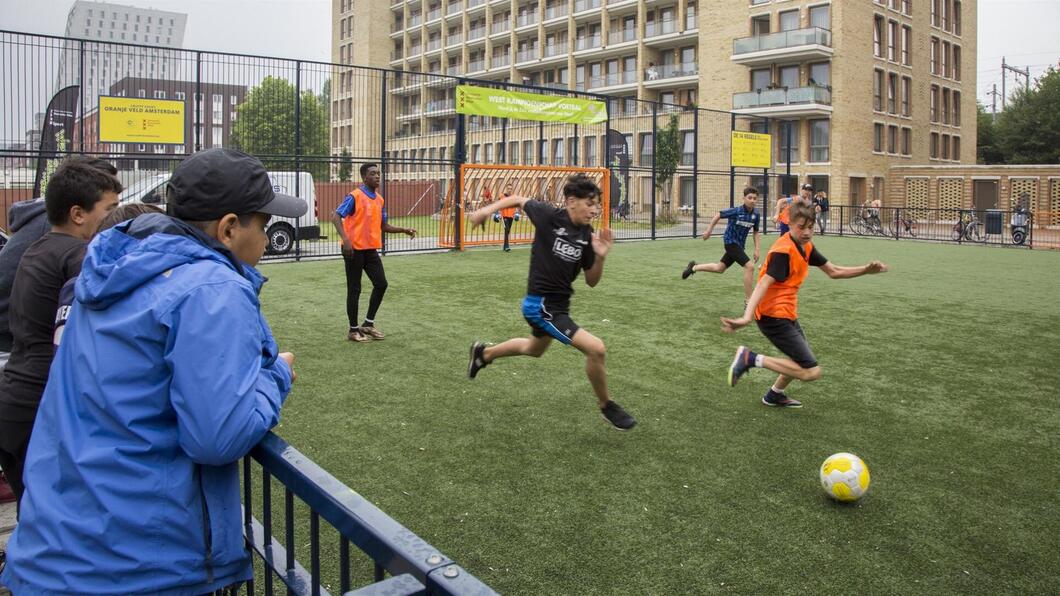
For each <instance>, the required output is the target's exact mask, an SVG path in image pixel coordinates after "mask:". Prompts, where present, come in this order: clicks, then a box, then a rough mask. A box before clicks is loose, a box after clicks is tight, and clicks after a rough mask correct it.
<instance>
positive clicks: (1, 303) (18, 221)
mask: <svg viewBox="0 0 1060 596" xmlns="http://www.w3.org/2000/svg"><path fill="white" fill-rule="evenodd" d="M7 223H8V227H7V230H8V233H9V234H11V237H10V238H9V239H8V240H7V244H5V245H4V248H3V249H2V250H0V352H10V351H11V342H12V341H13V338H12V337H11V327H10V326H9V325H8V321H7V311H8V307H9V306H10V305H11V286H12V285H13V284H14V283H15V272H16V271H18V264H19V262H20V261H21V260H22V253H24V252H26V249H27V248H29V245H30V244H33V243H34V242H36V241H37V240H38V239H40V237H41V236H44V235H45V234H46V233H48V230H50V229H51V224H49V223H48V216H47V215H45V213H44V199H32V200H29V201H19V202H18V203H15V204H14V205H11V207H10V208H9V209H8V211H7Z"/></svg>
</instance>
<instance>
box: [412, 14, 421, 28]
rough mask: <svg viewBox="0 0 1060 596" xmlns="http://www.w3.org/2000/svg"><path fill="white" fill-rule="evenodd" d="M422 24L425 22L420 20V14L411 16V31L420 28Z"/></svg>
mask: <svg viewBox="0 0 1060 596" xmlns="http://www.w3.org/2000/svg"><path fill="white" fill-rule="evenodd" d="M422 23H423V20H422V19H421V18H420V13H416V14H412V15H409V29H412V28H413V27H419V26H420V24H422Z"/></svg>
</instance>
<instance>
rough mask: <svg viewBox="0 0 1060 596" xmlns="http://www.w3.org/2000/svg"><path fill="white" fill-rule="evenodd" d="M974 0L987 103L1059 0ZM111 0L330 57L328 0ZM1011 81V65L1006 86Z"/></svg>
mask: <svg viewBox="0 0 1060 596" xmlns="http://www.w3.org/2000/svg"><path fill="white" fill-rule="evenodd" d="M359 1H371V2H385V1H386V0H359ZM846 1H855V0H846ZM856 1H859V2H862V1H867V0H856ZM978 1H979V62H978V70H979V77H978V79H979V80H978V85H977V87H978V89H977V95H978V97H979V98H980V100H982V101H983V103H984V104H986V105H987V106H988V107H989V105H990V104H989V99H988V97H987V95H986V93H988V92H989V91H990V89H991V87H992V85H993V84H994V83H997V84H998V90H999V91H1000V89H1001V57H1002V56H1005V57H1006V58H1007V60H1008V62H1009V63H1010V64H1012V65H1014V66H1017V67H1019V68H1023V67H1027V66H1029V67H1030V69H1031V75H1032V77H1033V76H1038V75H1040V74H1041V73H1042V71H1044V70H1045V68H1046V66H1048V65H1049V64H1056V63H1057V61H1058V60H1060V31H1058V30H1057V25H1058V24H1060V0H978ZM924 3H925V2H924V0H918V1H917V2H916V4H918V5H920V4H924ZM116 4H126V5H135V6H140V7H150V8H158V9H162V10H170V11H174V12H183V13H186V14H187V15H188V26H187V30H186V33H185V37H184V47H185V48H188V49H198V50H218V51H227V52H238V53H247V54H259V55H267V56H276V57H283V58H301V59H305V60H318V61H322V62H327V61H329V60H330V58H331V36H330V31H331V28H330V24H331V2H330V0H124V1H123V2H116ZM0 5H2V7H3V8H2V10H0V28H2V29H10V30H15V31H24V32H28V33H47V34H51V35H62V34H63V32H64V29H65V25H66V15H67V13H69V11H70V7H71V6H72V5H73V1H72V0H0ZM1012 84H1013V77H1012V75H1011V73H1009V85H1010V88H1011V85H1012Z"/></svg>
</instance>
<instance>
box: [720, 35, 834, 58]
mask: <svg viewBox="0 0 1060 596" xmlns="http://www.w3.org/2000/svg"><path fill="white" fill-rule="evenodd" d="M833 51H834V50H833V49H832V32H831V31H829V30H828V29H821V28H820V27H809V28H806V29H793V30H791V31H781V32H779V33H770V34H768V35H755V36H753V37H742V38H740V39H736V40H733V42H732V61H733V62H735V63H737V64H743V65H745V66H760V65H766V64H772V63H774V62H776V61H778V60H784V61H797V62H801V61H803V60H812V59H822V58H823V59H829V58H831V57H832V53H833Z"/></svg>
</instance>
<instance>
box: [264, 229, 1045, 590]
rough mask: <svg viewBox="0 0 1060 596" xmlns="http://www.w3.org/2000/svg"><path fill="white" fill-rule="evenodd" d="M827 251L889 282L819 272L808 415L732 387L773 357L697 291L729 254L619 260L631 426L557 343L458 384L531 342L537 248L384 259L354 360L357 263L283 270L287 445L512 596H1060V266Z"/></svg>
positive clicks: (977, 251) (579, 299)
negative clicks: (845, 480)
mask: <svg viewBox="0 0 1060 596" xmlns="http://www.w3.org/2000/svg"><path fill="white" fill-rule="evenodd" d="M773 238H775V236H771V237H769V241H771V240H772V239H773ZM816 240H817V246H818V247H819V250H820V251H821V252H823V253H824V254H825V256H827V257H829V258H830V259H832V260H834V261H835V262H836V263H838V264H851V265H853V264H861V263H864V262H866V261H867V260H869V259H871V258H879V259H882V260H884V261H886V262H887V263H888V264H890V265H891V267H892V270H891V272H889V273H887V274H883V275H878V276H867V277H862V278H858V279H854V280H839V281H833V280H830V279H828V278H827V277H826V276H825V275H824V274H822V273H821V272H820V271H816V270H815V271H813V272H811V274H810V277H809V278H808V279H807V281H806V283H805V285H804V288H803V290H802V292H801V301H800V309H799V312H800V320H801V323H802V325H803V328H804V329H805V332H806V334H807V336H808V338H809V340H810V343H811V345H812V346H813V348H814V351H815V353H816V355H817V357H818V359H819V360H820V362H821V364H822V366H823V370H824V375H823V378H822V379H821V380H820V381H818V382H816V383H812V384H799V383H798V382H795V383H794V384H793V385H792V387H791V389H789V393H790V394H791V395H792V396H793V397H796V398H798V399H800V400H803V402H804V403H805V407H804V408H803V409H802V410H782V411H778V410H774V409H770V408H766V407H764V406H762V405H761V403H759V399H760V398H761V396H762V394H763V393H764V392H765V390H766V388H767V387H768V386H769V384H770V382H771V381H772V378H773V377H772V375H771V374H769V373H768V372H767V371H761V370H759V371H752V373H751V374H750V375H748V377H745V378H744V380H742V381H741V382H740V384H739V385H738V386H737V387H736V388H729V387H728V386H727V385H726V370H727V367H728V365H729V362H730V360H731V358H732V354H733V352H734V350H735V348H736V347H737V345H739V344H741V343H744V344H747V345H749V346H751V347H752V348H754V349H758V350H761V351H763V352H764V353H767V354H776V350H775V349H774V348H773V347H772V346H770V345H769V344H768V342H767V341H766V340H765V339H764V338H763V337H762V336H761V335H760V333H759V332H758V330H757V328H755V327H754V326H753V325H752V326H751V327H749V328H746V329H744V330H742V331H740V332H739V333H738V334H737V335H735V336H731V335H725V334H723V333H721V332H720V330H719V324H718V317H719V316H721V315H728V316H736V315H738V314H739V312H740V311H741V309H742V306H743V295H742V286H741V278H740V275H739V274H738V272H737V271H730V272H728V273H727V274H724V275H717V274H709V273H697V274H696V275H695V276H693V277H692V278H690V279H688V280H686V281H682V280H681V279H680V271H681V269H683V267H684V265H685V263H686V262H687V261H688V260H689V259H696V260H698V261H701V262H702V261H706V260H715V259H716V258H717V257H719V256H720V255H721V253H722V247H721V244H720V240H717V239H715V240H711V241H709V242H706V243H704V242H702V241H698V240H677V241H658V242H631V243H621V244H618V245H617V246H616V247H615V249H614V251H613V252H612V254H611V256H610V257H609V258H608V260H607V265H606V270H605V272H604V278H603V280H602V282H601V283H600V285H599V286H597V288H595V289H590V288H588V287H587V286H585V284H584V282H583V280H581V279H579V280H578V281H577V282H576V284H575V287H576V292H577V293H576V295H575V296H574V299H573V309H572V316H573V318H574V319H575V320H576V321H577V322H578V323H579V324H581V325H582V326H583V327H585V328H586V329H588V330H590V331H591V332H593V333H594V334H596V335H597V336H599V337H601V338H602V339H603V340H604V341H605V342H606V344H607V347H608V369H609V374H610V385H611V389H612V392H613V395H614V398H615V399H616V401H618V402H619V403H621V404H622V405H623V406H625V407H626V408H627V409H628V410H629V411H630V412H631V413H632V414H634V415H635V416H636V417H637V419H638V421H639V425H638V426H637V427H636V428H635V429H634V430H632V431H631V432H628V433H621V432H616V431H615V430H613V429H611V428H610V427H609V425H607V424H606V423H605V422H604V421H603V419H602V418H601V417H600V416H599V414H597V412H596V410H595V407H594V402H593V398H592V394H591V390H590V387H589V384H588V381H587V380H586V378H585V375H584V372H583V364H584V359H583V357H582V356H581V355H580V354H579V353H578V352H577V351H575V350H573V349H571V348H566V347H564V346H561V345H559V344H558V343H556V344H554V345H553V347H552V349H551V350H550V351H549V352H547V353H546V354H545V355H544V356H543V357H542V358H540V359H536V360H535V359H532V358H512V359H508V360H504V361H498V362H496V363H495V364H493V365H491V366H489V367H488V368H486V369H484V370H483V371H482V372H481V373H480V374H479V377H478V378H477V379H475V380H473V381H471V380H468V379H467V378H466V376H465V371H466V365H467V348H468V345H469V344H470V343H471V342H472V341H473V340H476V339H482V340H487V341H493V342H497V341H501V340H504V339H507V338H509V337H513V336H521V335H524V334H526V333H527V331H528V328H527V327H526V324H525V323H524V322H523V319H522V317H521V315H520V312H519V303H520V300H521V298H522V296H523V294H524V292H525V289H526V270H527V265H528V260H529V251H528V250H526V249H525V248H520V249H516V250H514V251H513V252H511V253H502V252H500V251H499V250H495V249H491V250H479V251H469V252H467V253H463V254H433V255H413V256H394V257H386V258H385V259H384V263H385V266H386V270H387V277H388V279H389V281H390V289H389V291H388V293H387V296H386V299H385V301H384V303H383V307H382V309H381V311H380V313H379V315H378V317H377V324H378V326H379V327H380V329H382V330H383V331H385V332H386V333H387V334H388V336H387V339H386V340H385V341H382V342H372V343H366V344H354V343H351V342H348V341H346V337H345V336H346V319H345V310H344V305H345V285H344V284H345V281H344V277H343V273H342V265H341V263H340V262H339V261H329V262H313V263H297V264H284V265H268V266H265V267H263V270H264V271H265V273H266V275H268V276H269V277H270V279H271V281H270V282H269V283H268V284H267V285H266V288H265V290H264V293H263V303H264V308H265V311H266V314H267V316H268V318H269V320H270V321H271V323H272V325H273V328H274V331H275V334H276V337H277V340H278V342H279V343H280V346H281V349H284V350H290V351H293V352H295V354H296V356H297V358H298V360H297V362H296V369H297V371H298V374H299V379H298V382H297V383H296V386H295V389H294V390H293V391H292V394H291V397H290V399H289V401H288V402H287V405H286V406H285V408H284V412H283V415H282V421H281V425H280V426H279V427H278V428H277V432H278V433H279V434H280V435H281V436H283V437H284V438H285V439H287V440H288V441H289V442H290V443H291V444H292V445H293V446H295V447H296V448H297V449H299V450H301V451H302V452H303V453H305V454H306V455H308V456H309V457H311V458H312V459H313V460H315V461H316V462H317V463H319V464H320V465H321V466H323V467H324V468H325V469H327V470H328V471H330V472H331V473H332V474H334V475H335V476H336V477H338V478H339V479H340V480H341V481H343V482H344V483H346V484H347V485H349V486H350V487H351V488H353V489H354V490H356V491H358V492H359V493H360V494H361V495H363V496H365V497H366V498H368V499H370V500H371V501H372V502H374V503H376V504H377V505H379V506H380V507H381V508H382V509H383V510H384V511H386V512H387V513H388V514H389V515H391V516H392V517H394V518H395V519H397V520H398V521H399V522H401V523H402V524H404V525H405V526H406V527H408V528H410V529H411V530H413V531H414V532H416V533H417V534H419V535H420V536H421V537H422V538H424V539H425V540H427V541H428V542H430V543H431V544H433V545H434V546H436V547H437V548H439V549H441V550H442V552H444V553H445V554H446V555H448V556H450V557H452V558H453V559H454V560H456V561H457V562H458V563H460V564H461V565H463V566H464V567H465V568H466V569H468V570H469V571H470V572H471V573H473V574H474V575H476V576H477V577H479V578H480V579H482V580H483V581H485V582H486V583H488V584H489V585H491V586H492V587H493V588H495V589H497V590H498V591H501V592H504V593H519V594H614V593H630V594H677V593H682V594H684V593H704V592H734V593H756V594H760V593H851V592H860V593H961V594H966V593H983V594H995V593H1058V592H1060V579H1058V574H1057V570H1058V569H1060V515H1058V513H1057V505H1058V503H1060V465H1058V464H1057V460H1056V459H1054V458H1055V457H1057V437H1058V436H1060V407H1058V400H1057V397H1056V396H1057V391H1058V389H1060V373H1058V368H1060V348H1058V346H1060V311H1058V310H1057V298H1058V296H1060V276H1058V273H1060V253H1058V252H1040V251H1039V252H1032V251H1027V250H1007V249H998V248H986V247H977V246H950V245H939V244H928V243H918V242H893V241H888V240H872V239H860V238H858V239H844V238H833V237H820V238H817V239H816ZM765 244H768V241H767V242H766V243H765ZM764 252H765V250H764V249H763V255H764ZM364 283H365V293H364V295H363V296H362V307H361V308H362V310H361V313H362V314H361V316H362V317H363V313H364V308H365V306H364V303H365V302H366V300H367V294H368V289H369V288H370V285H369V284H368V280H367V279H365V281H364ZM838 451H850V452H853V453H856V454H858V455H860V456H861V457H862V458H864V459H865V461H866V462H867V463H868V465H869V468H870V470H871V472H872V486H871V488H870V490H869V493H868V495H867V496H866V497H865V498H864V499H863V500H862V501H861V502H859V503H857V504H855V505H853V506H843V505H839V504H837V503H834V502H832V501H830V500H829V499H828V498H827V497H826V496H825V494H824V493H823V492H822V490H821V488H820V486H819V483H818V479H817V470H818V467H819V466H820V464H821V462H822V461H823V460H824V459H825V458H826V457H827V456H828V455H830V454H832V453H835V452H838Z"/></svg>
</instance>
